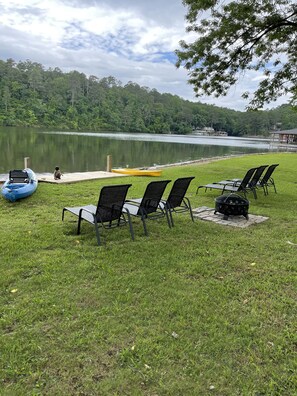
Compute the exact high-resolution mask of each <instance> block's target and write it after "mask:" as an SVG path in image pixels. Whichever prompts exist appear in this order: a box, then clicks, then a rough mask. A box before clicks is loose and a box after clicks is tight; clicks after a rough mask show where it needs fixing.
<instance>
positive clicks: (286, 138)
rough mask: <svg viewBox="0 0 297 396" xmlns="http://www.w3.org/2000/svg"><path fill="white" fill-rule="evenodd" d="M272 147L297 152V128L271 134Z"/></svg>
mask: <svg viewBox="0 0 297 396" xmlns="http://www.w3.org/2000/svg"><path fill="white" fill-rule="evenodd" d="M270 136H271V138H270V145H271V146H276V147H283V148H288V149H294V150H297V128H295V129H287V130H284V131H272V132H270Z"/></svg>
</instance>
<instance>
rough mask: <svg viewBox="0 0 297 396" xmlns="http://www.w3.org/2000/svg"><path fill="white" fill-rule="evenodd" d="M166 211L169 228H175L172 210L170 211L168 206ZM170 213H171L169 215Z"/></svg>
mask: <svg viewBox="0 0 297 396" xmlns="http://www.w3.org/2000/svg"><path fill="white" fill-rule="evenodd" d="M164 210H165V216H166V220H167V223H168V227H169V228H171V226H172V227H173V225H174V224H173V218H172V213H171V210H168V208H167V207H166V206H165V209H164ZM168 212H169V214H168Z"/></svg>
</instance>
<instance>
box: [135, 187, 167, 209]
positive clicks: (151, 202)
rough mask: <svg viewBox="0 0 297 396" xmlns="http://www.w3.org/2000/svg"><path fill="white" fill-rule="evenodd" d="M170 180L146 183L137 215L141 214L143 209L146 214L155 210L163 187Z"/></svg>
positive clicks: (163, 189)
mask: <svg viewBox="0 0 297 396" xmlns="http://www.w3.org/2000/svg"><path fill="white" fill-rule="evenodd" d="M170 181H171V180H159V181H152V182H150V183H149V184H148V185H147V187H146V190H145V192H144V195H143V197H142V200H141V202H140V205H139V210H138V215H141V214H142V210H143V209H144V210H145V213H146V214H149V213H153V212H156V211H157V209H158V207H159V204H160V201H161V199H162V196H163V193H164V191H165V188H166V186H167V184H168V183H170Z"/></svg>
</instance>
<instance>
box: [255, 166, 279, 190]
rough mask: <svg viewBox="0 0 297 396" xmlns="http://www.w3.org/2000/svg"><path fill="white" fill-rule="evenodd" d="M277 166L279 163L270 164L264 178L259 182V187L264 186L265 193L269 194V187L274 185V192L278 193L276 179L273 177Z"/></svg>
mask: <svg viewBox="0 0 297 396" xmlns="http://www.w3.org/2000/svg"><path fill="white" fill-rule="evenodd" d="M277 166H279V164H272V165H270V166H269V168H268V169H267V171H266V173H265V174H264V176H263V177H262V179H260V180H259V182H258V183H257V187H262V188H263V190H264V194H265V195H268V187H273V188H274V192H275V193H277V191H276V186H275V182H274V179H273V178H272V177H271V175H272V173H273V172H274V171H275V168H276V167H277Z"/></svg>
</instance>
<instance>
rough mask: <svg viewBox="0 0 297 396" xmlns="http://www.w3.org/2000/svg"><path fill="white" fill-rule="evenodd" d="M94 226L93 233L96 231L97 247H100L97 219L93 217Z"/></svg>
mask: <svg viewBox="0 0 297 396" xmlns="http://www.w3.org/2000/svg"><path fill="white" fill-rule="evenodd" d="M94 226H95V231H96V237H97V243H98V246H100V245H101V242H100V234H99V228H98V223H97V219H96V217H95V216H94Z"/></svg>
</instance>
